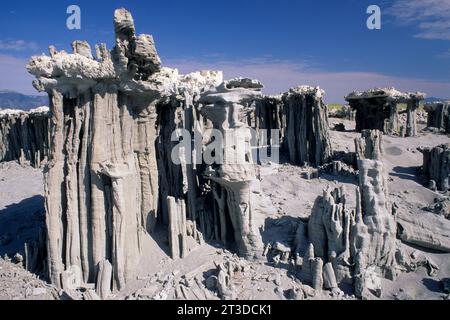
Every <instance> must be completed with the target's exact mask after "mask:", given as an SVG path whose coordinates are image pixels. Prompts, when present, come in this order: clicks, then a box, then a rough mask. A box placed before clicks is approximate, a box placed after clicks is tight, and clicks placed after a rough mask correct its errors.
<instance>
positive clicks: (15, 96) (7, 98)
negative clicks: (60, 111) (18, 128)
mask: <svg viewBox="0 0 450 320" xmlns="http://www.w3.org/2000/svg"><path fill="white" fill-rule="evenodd" d="M41 106H48V97H47V96H29V95H25V94H21V93H18V92H14V91H6V90H0V109H20V110H30V109H34V108H37V107H41Z"/></svg>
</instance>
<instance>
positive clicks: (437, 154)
mask: <svg viewBox="0 0 450 320" xmlns="http://www.w3.org/2000/svg"><path fill="white" fill-rule="evenodd" d="M419 151H421V152H422V154H423V168H422V170H423V174H424V176H425V179H426V180H428V181H429V183H430V186H431V187H432V188H436V189H437V190H440V191H444V192H445V191H448V190H450V143H447V144H443V145H440V146H436V147H434V148H419ZM432 181H433V182H434V183H433V182H432ZM432 188H430V189H432ZM436 189H435V190H436ZM432 190H433V189H432Z"/></svg>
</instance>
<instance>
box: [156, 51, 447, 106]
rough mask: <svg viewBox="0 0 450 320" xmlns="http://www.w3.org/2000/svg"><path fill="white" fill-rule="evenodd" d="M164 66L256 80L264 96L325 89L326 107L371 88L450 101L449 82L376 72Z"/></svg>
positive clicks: (258, 64) (265, 63)
mask: <svg viewBox="0 0 450 320" xmlns="http://www.w3.org/2000/svg"><path fill="white" fill-rule="evenodd" d="M163 62H164V64H165V65H166V66H170V67H175V68H178V69H179V70H180V71H181V72H182V73H188V72H193V71H197V70H209V69H211V70H221V71H223V72H224V76H225V78H233V77H238V76H243V77H250V78H255V79H258V80H260V81H261V82H262V83H263V84H264V85H265V89H264V92H265V93H266V94H278V93H281V92H285V91H287V90H288V89H289V88H291V87H294V86H298V85H304V84H305V85H311V86H320V87H321V88H323V89H325V91H326V96H325V100H326V101H327V102H329V103H333V102H338V103H342V102H344V96H346V95H347V94H348V93H350V92H351V91H353V90H366V89H370V88H374V87H396V88H397V89H399V90H403V91H423V92H426V93H427V94H428V95H429V96H437V97H442V98H449V97H450V82H437V81H429V80H427V79H419V78H416V79H414V78H410V77H405V78H403V77H396V76H390V75H386V74H381V73H376V72H364V71H360V72H352V71H348V72H346V71H343V72H337V71H328V70H323V69H320V68H318V67H309V66H308V64H307V63H303V62H300V63H297V62H294V61H283V60H271V59H264V58H263V59H248V60H241V61H231V60H221V61H210V60H208V61H203V60H197V59H189V58H186V59H163Z"/></svg>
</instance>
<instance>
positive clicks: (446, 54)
mask: <svg viewBox="0 0 450 320" xmlns="http://www.w3.org/2000/svg"><path fill="white" fill-rule="evenodd" d="M436 58H439V59H450V49H448V50H447V51H444V52H442V53H439V54H438V55H436Z"/></svg>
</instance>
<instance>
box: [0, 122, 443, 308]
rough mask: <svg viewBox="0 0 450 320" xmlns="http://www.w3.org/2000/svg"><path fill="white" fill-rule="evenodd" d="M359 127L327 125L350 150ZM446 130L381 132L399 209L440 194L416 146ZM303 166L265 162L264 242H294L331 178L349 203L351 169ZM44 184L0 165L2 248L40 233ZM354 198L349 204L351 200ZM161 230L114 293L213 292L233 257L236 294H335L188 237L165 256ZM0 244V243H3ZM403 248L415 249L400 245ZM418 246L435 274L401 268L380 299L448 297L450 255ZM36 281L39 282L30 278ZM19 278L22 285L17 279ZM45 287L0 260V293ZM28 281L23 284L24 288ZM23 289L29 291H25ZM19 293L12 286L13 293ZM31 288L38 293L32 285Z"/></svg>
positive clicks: (29, 172) (19, 245)
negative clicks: (211, 282) (269, 209)
mask: <svg viewBox="0 0 450 320" xmlns="http://www.w3.org/2000/svg"><path fill="white" fill-rule="evenodd" d="M330 122H331V123H333V122H344V123H345V125H346V127H347V128H348V129H350V130H351V129H352V123H351V122H348V121H341V120H339V119H333V118H332V119H330ZM358 136H359V134H358V133H355V132H352V131H347V132H337V131H331V137H332V140H333V146H334V148H335V150H336V151H345V152H353V151H354V139H355V138H356V137H358ZM449 141H450V138H449V137H448V136H445V135H436V134H431V133H425V132H421V133H420V134H419V136H418V137H414V138H397V137H388V136H385V137H384V148H385V159H384V163H385V166H386V169H387V171H388V173H389V190H390V196H391V201H392V202H395V203H396V204H397V205H398V207H399V208H401V209H402V210H409V211H412V212H421V211H422V210H423V208H424V207H426V206H427V205H429V204H432V203H433V202H434V199H435V198H438V197H441V195H440V194H439V193H435V192H432V191H430V190H429V189H427V188H425V187H424V186H423V184H422V183H423V182H422V181H421V179H420V171H419V168H420V166H421V164H422V155H421V153H420V152H418V151H417V150H416V149H417V147H419V146H435V145H438V144H441V143H446V142H449ZM304 171H305V169H304V168H300V167H295V166H291V165H288V164H280V165H273V166H271V167H270V168H267V167H266V168H263V169H262V171H261V172H262V173H261V176H262V181H261V186H262V189H263V194H264V195H265V196H266V197H268V198H269V199H270V200H271V202H272V203H273V205H274V207H275V208H276V210H277V213H276V214H275V215H273V216H271V217H267V219H266V220H265V223H264V230H263V231H262V237H263V241H264V242H265V243H268V242H274V241H281V242H284V243H286V244H290V245H292V244H293V243H292V242H293V237H294V235H295V231H296V226H297V223H298V221H299V219H305V218H307V217H309V216H310V214H311V211H312V210H313V208H314V205H315V202H316V200H317V198H318V197H319V196H320V195H321V194H322V191H323V189H324V188H326V187H327V186H328V185H332V186H338V185H344V186H345V190H346V193H347V194H348V195H349V196H348V199H349V200H350V202H349V203H348V206H350V207H351V206H352V200H351V199H354V190H355V188H356V184H357V180H356V178H355V177H352V176H343V175H340V176H334V175H326V174H322V175H321V177H320V178H319V179H312V180H307V179H306V178H304V176H303V173H304ZM42 195H43V187H42V172H41V171H40V170H36V169H31V168H25V167H20V166H19V165H17V164H15V163H7V164H3V165H0V239H3V240H5V241H4V243H3V245H0V255H1V256H4V255H5V254H8V256H10V257H13V256H14V254H15V253H16V252H22V251H23V244H24V242H26V241H29V240H32V239H33V237H36V235H37V229H38V227H39V225H42V223H43V212H44V208H43V197H42ZM353 205H354V204H353ZM162 239H164V230H160V232H159V233H157V235H156V236H155V237H154V238H151V237H148V239H146V241H145V243H144V249H143V252H145V255H144V256H143V258H142V261H141V263H140V264H139V270H138V275H137V277H136V279H135V280H134V281H131V282H130V283H129V284H128V286H127V288H126V289H125V290H124V291H122V292H120V293H119V294H117V295H115V296H112V297H111V299H151V298H153V299H155V298H157V299H173V298H176V297H178V296H179V295H180V288H182V287H183V290H184V292H185V297H187V298H188V299H218V297H217V293H216V292H214V291H211V290H208V289H206V279H208V278H209V277H210V276H211V275H213V274H214V270H215V269H216V265H217V264H219V263H222V262H224V261H227V260H232V261H235V262H236V263H238V264H239V265H240V266H241V270H240V271H239V272H238V273H237V274H236V277H235V279H234V280H233V281H234V283H233V284H234V287H235V291H236V295H237V298H238V299H240V300H248V299H269V300H270V299H287V298H293V294H292V292H293V291H292V290H294V291H298V290H299V288H303V297H306V298H310V299H332V297H331V296H330V294H329V292H323V293H321V294H316V295H315V296H314V297H313V295H314V294H313V293H312V292H311V290H312V289H311V288H309V287H308V286H302V284H301V282H300V281H299V280H298V271H299V270H297V268H296V267H295V265H294V264H293V263H286V264H283V263H281V264H278V265H274V264H273V263H271V262H269V261H262V262H248V261H244V260H242V259H239V258H237V257H236V256H234V255H233V254H232V253H230V252H229V251H227V250H225V249H223V248H221V247H220V245H219V244H211V243H210V244H204V245H202V246H200V245H197V244H193V245H192V251H191V253H190V254H189V255H188V256H187V257H186V258H185V259H183V260H177V261H174V260H172V259H170V258H168V256H167V254H166V252H167V251H168V243H167V241H164V240H162ZM0 244H2V243H1V242H0ZM402 246H404V247H405V248H408V249H410V250H416V249H417V248H412V247H409V246H407V245H405V244H402ZM419 250H420V251H421V252H423V253H424V254H426V255H427V257H428V258H430V259H431V260H433V261H434V262H435V263H436V264H437V265H438V266H439V268H440V270H439V273H438V275H436V276H435V277H432V276H429V275H428V274H427V270H426V269H425V268H423V267H420V268H419V269H418V270H416V271H415V272H411V273H404V274H401V275H400V276H399V278H398V279H397V280H396V281H395V282H392V281H389V280H384V282H383V287H384V292H383V297H382V298H383V299H395V298H396V296H397V298H398V299H406V298H411V299H443V298H444V297H446V294H444V292H443V289H442V284H441V282H440V281H441V279H443V278H449V277H450V254H443V253H435V252H427V251H426V250H423V249H421V248H419ZM33 281H38V284H34V282H33ZM18 283H20V285H19V284H18ZM39 286H43V287H45V288H47V287H46V286H45V284H43V282H41V281H40V280H38V279H35V278H33V277H32V276H31V275H30V274H28V273H26V272H25V271H23V269H22V268H20V267H19V266H17V265H13V264H12V263H10V262H6V261H2V260H0V299H1V298H3V299H13V298H16V299H17V298H22V299H25V298H30V297H31V298H33V297H34V298H39V299H51V298H53V295H52V294H49V292H51V290H50V289H48V292H46V293H45V294H44V295H38V296H34V295H33V294H32V293H33V289H29V288H30V287H31V288H35V287H39ZM27 288H28V289H27ZM27 290H28V291H27ZM15 292H16V293H15ZM35 293H42V292H41V291H39V290H36V291H35ZM345 293H346V296H341V297H336V298H333V299H352V292H351V290H347V291H346V292H345Z"/></svg>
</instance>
